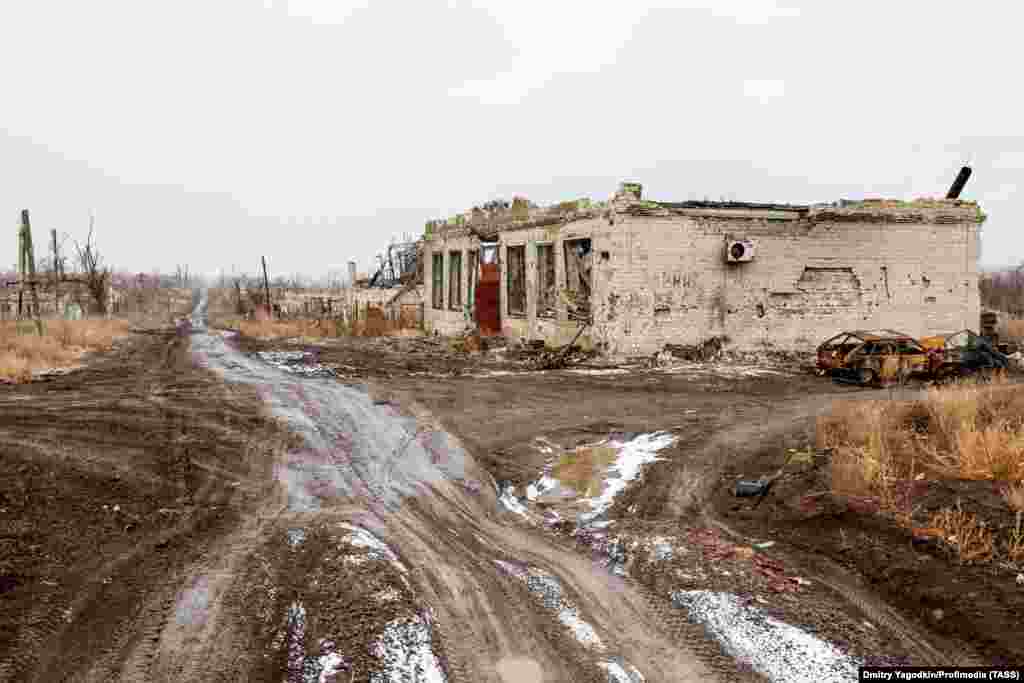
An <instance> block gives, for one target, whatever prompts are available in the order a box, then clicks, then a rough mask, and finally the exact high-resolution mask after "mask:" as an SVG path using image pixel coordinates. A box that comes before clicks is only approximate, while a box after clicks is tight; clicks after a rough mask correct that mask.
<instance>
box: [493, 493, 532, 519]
mask: <svg viewBox="0 0 1024 683" xmlns="http://www.w3.org/2000/svg"><path fill="white" fill-rule="evenodd" d="M515 492H516V487H514V486H506V487H505V490H504V491H502V492H501V497H500V498H498V502H499V503H501V504H502V505H503V506H504V507H505V509H507V510H510V511H511V512H515V513H516V514H519V515H522V516H523V517H526V518H529V516H530V515H529V514H528V513H527V512H526V508H525V507H523V504H522V503H520V502H519V499H518V498H516V496H515Z"/></svg>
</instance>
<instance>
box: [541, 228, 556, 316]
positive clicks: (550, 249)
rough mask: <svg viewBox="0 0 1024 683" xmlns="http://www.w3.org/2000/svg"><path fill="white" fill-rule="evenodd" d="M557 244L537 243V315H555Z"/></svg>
mask: <svg viewBox="0 0 1024 683" xmlns="http://www.w3.org/2000/svg"><path fill="white" fill-rule="evenodd" d="M556 284H557V283H556V282H555V246H554V245H553V244H538V245H537V315H538V316H539V317H541V318H553V317H555V291H556Z"/></svg>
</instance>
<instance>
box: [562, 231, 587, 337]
mask: <svg viewBox="0 0 1024 683" xmlns="http://www.w3.org/2000/svg"><path fill="white" fill-rule="evenodd" d="M564 249H565V289H566V295H567V298H568V300H569V303H568V309H569V317H570V318H579V317H587V316H589V315H590V274H591V256H592V253H591V250H590V239H589V238H588V239H578V240H566V241H565V243H564Z"/></svg>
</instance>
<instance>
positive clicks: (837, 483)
mask: <svg viewBox="0 0 1024 683" xmlns="http://www.w3.org/2000/svg"><path fill="white" fill-rule="evenodd" d="M817 440H818V444H817V445H818V446H819V447H821V448H832V449H833V453H834V455H833V458H832V464H831V470H830V476H831V487H832V490H833V492H835V493H836V494H838V495H840V496H870V497H872V498H876V499H877V500H878V502H879V507H880V509H881V510H882V511H883V512H885V513H886V514H888V515H890V516H891V517H892V518H893V519H894V520H895V521H896V522H897V523H898V524H901V525H903V526H906V527H911V526H913V515H912V511H911V510H909V509H907V508H908V507H909V503H908V502H907V501H906V500H904V499H902V498H901V497H900V495H899V494H898V491H899V490H900V489H901V485H902V484H905V483H906V482H909V481H914V480H919V479H925V478H927V479H951V480H964V479H966V480H990V481H1010V482H1014V481H1016V482H1021V483H1018V484H1012V485H1010V486H1008V487H1007V488H1006V489H1004V498H1005V499H1006V503H1007V506H1008V507H1009V508H1010V509H1011V510H1013V511H1015V512H1016V525H1015V528H1014V529H1012V530H1011V532H1010V536H1009V539H1008V540H1007V542H1006V554H1007V556H1008V557H1010V559H1011V560H1013V561H1015V562H1017V561H1024V527H1022V523H1021V521H1022V520H1021V517H1022V516H1024V387H1021V386H1014V385H1010V384H1007V383H1005V382H995V383H992V384H988V385H985V384H974V383H960V384H956V385H953V386H949V387H941V388H932V389H929V391H928V394H927V396H926V398H925V399H924V400H922V401H885V400H881V401H846V402H839V403H837V404H836V405H835V406H834V408H833V411H832V413H831V414H830V415H827V416H824V417H822V418H819V421H818V430H817ZM928 526H929V527H930V528H932V529H935V530H936V534H935V535H938V536H941V537H942V538H944V539H945V540H946V542H947V543H949V544H950V546H952V547H953V548H955V550H956V552H957V554H958V556H959V557H960V559H961V561H963V562H974V561H979V560H984V559H987V558H989V557H991V556H992V553H993V552H994V550H993V547H994V538H993V534H992V532H991V530H989V529H987V528H986V527H985V526H984V524H983V522H981V521H980V520H979V519H977V518H976V517H974V516H973V515H970V514H967V513H965V512H963V511H962V510H960V509H959V508H958V509H956V510H953V509H948V508H947V509H945V510H942V511H940V512H939V513H936V514H935V515H934V516H933V517H932V519H931V521H930V522H929V524H928Z"/></svg>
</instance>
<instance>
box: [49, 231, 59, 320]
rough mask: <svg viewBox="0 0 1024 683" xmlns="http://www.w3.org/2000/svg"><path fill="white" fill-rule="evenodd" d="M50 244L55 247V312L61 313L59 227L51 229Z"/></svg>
mask: <svg viewBox="0 0 1024 683" xmlns="http://www.w3.org/2000/svg"><path fill="white" fill-rule="evenodd" d="M50 244H51V246H52V248H53V312H54V313H55V314H57V315H59V314H60V255H59V254H58V253H57V228H53V229H52V230H50Z"/></svg>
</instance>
